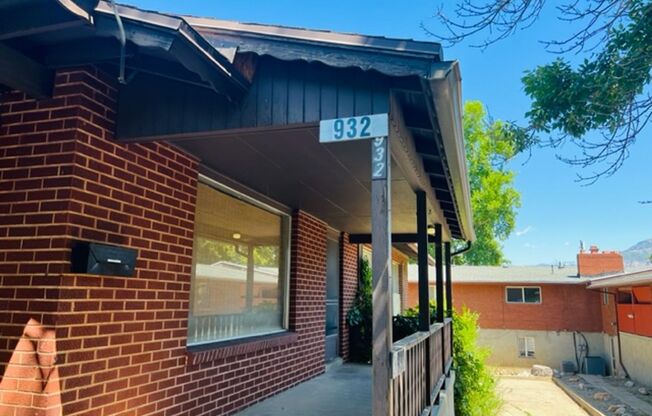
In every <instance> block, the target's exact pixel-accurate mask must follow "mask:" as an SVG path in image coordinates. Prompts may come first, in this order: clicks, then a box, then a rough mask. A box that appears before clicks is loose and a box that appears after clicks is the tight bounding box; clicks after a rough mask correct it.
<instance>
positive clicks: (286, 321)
mask: <svg viewBox="0 0 652 416" xmlns="http://www.w3.org/2000/svg"><path fill="white" fill-rule="evenodd" d="M198 182H199V183H203V184H204V185H207V186H209V187H211V188H213V189H215V190H217V191H220V192H223V193H225V194H227V195H229V196H231V197H233V198H237V199H240V200H242V201H244V202H246V203H248V204H251V205H253V206H255V207H257V208H260V209H263V210H265V211H268V212H270V213H272V214H275V215H278V216H281V217H284V218H285V219H286V221H287V226H286V231H287V238H286V240H287V241H286V242H285V252H286V256H285V264H286V267H285V273H284V276H283V288H282V290H283V299H284V301H283V329H279V330H276V331H269V332H262V333H257V334H251V335H244V336H241V337H234V338H228V339H218V340H212V341H200V342H193V343H190V342H188V341H189V340H188V339H187V340H186V342H187V346H188V347H196V346H201V345H209V344H220V343H229V342H233V341H239V340H246V339H248V338H256V337H261V336H266V335H274V334H279V333H285V332H289V330H290V276H291V274H290V269H291V264H290V261H291V258H290V256H291V250H292V241H291V240H292V215H290V213H289V212H286V211H282V210H280V209H278V208H275V207H273V206H271V205H269V204H266V203H264V202H262V201H260V200H258V199H256V198H254V197H252V196H250V195H247V194H245V193H242V192H240V191H238V190H236V189H233V188H231V187H229V186H226V185H224V184H223V183H221V182H218V181H216V180H215V179H212V178H210V177H208V176H206V175H203V174H199V178H198ZM195 238H196V237H195ZM194 246H195V242H194V241H193V250H194ZM193 257H194V253H193ZM191 273H192V276H194V275H195V262H194V259H193V262H192V270H191ZM190 284H191V290H190V304H192V302H193V299H192V297H193V296H192V295H193V293H194V291H193V290H192V279H191V281H190ZM188 312H189V313H188V318H190V310H189V311H188ZM187 338H188V336H187Z"/></svg>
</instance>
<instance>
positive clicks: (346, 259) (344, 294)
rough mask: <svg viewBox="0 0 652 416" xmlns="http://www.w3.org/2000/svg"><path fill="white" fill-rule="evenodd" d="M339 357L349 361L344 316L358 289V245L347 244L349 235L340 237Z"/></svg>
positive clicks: (343, 234)
mask: <svg viewBox="0 0 652 416" xmlns="http://www.w3.org/2000/svg"><path fill="white" fill-rule="evenodd" d="M340 263H341V269H340V355H341V356H342V359H343V360H344V361H348V360H349V325H348V324H347V323H346V315H347V314H348V313H349V310H350V309H351V306H353V301H354V300H355V293H356V290H357V288H358V245H357V244H349V235H348V234H346V233H342V234H341V236H340Z"/></svg>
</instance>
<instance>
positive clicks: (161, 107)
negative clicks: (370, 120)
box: [118, 57, 390, 139]
mask: <svg viewBox="0 0 652 416" xmlns="http://www.w3.org/2000/svg"><path fill="white" fill-rule="evenodd" d="M389 85H390V83H389V81H388V79H387V78H386V77H385V76H383V75H381V74H379V73H377V72H372V71H367V72H365V71H362V70H360V69H355V68H350V69H335V68H329V67H327V66H325V65H323V64H319V63H307V62H303V61H293V62H283V61H279V60H276V59H273V58H268V57H267V58H261V59H259V62H258V68H257V71H256V74H255V76H254V79H253V83H252V86H251V89H250V90H249V93H248V94H247V95H246V96H245V97H244V99H243V100H242V102H240V103H234V102H229V101H227V100H226V99H225V98H224V97H222V96H220V95H217V94H215V93H214V92H212V91H210V90H208V89H205V88H201V87H195V86H192V85H188V84H181V83H174V82H169V80H167V81H166V80H162V79H160V78H156V77H152V76H146V75H138V76H137V77H136V78H135V79H134V80H133V81H132V82H131V83H130V84H128V85H126V86H124V87H123V88H122V89H121V91H120V102H119V105H120V111H119V119H118V138H121V139H138V138H142V137H148V136H159V135H168V134H179V133H192V132H205V131H214V130H225V129H237V128H252V127H267V126H283V125H288V124H301V123H314V122H318V121H319V120H321V119H329V118H336V117H348V116H353V115H363V114H373V113H385V112H388V111H389Z"/></svg>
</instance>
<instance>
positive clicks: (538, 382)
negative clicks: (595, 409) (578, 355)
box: [498, 377, 588, 416]
mask: <svg viewBox="0 0 652 416" xmlns="http://www.w3.org/2000/svg"><path fill="white" fill-rule="evenodd" d="M498 392H499V393H500V395H501V397H502V398H503V400H504V405H503V408H502V409H501V411H500V413H499V414H500V416H551V415H560V416H561V415H563V416H587V415H588V413H586V412H585V411H584V410H583V409H582V408H581V407H579V406H578V405H577V404H576V403H575V402H574V401H573V400H572V399H571V398H570V397H568V395H566V393H564V391H563V390H561V389H560V388H559V387H557V386H556V385H555V384H554V383H553V382H552V380H550V379H547V378H538V377H501V378H500V379H499V381H498Z"/></svg>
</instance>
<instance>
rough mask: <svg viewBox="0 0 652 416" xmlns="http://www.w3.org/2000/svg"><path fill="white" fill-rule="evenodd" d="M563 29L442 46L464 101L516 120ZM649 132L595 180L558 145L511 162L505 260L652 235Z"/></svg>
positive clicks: (366, 22)
mask: <svg viewBox="0 0 652 416" xmlns="http://www.w3.org/2000/svg"><path fill="white" fill-rule="evenodd" d="M126 2H127V3H129V4H133V5H136V6H139V7H141V8H145V9H152V10H159V11H163V12H166V11H167V12H173V13H182V14H190V15H195V16H207V17H217V18H220V19H231V20H238V21H243V22H256V23H270V24H282V25H288V26H300V27H310V28H316V29H330V30H336V31H343V32H357V33H364V34H371V35H384V36H390V37H399V38H413V39H420V40H431V41H432V40H433V38H431V37H429V36H428V35H426V33H425V32H424V31H423V30H422V29H421V27H420V25H421V23H422V22H423V23H424V24H425V25H426V26H428V27H429V28H431V29H436V28H437V21H436V20H435V19H432V18H431V16H433V14H434V12H435V10H436V8H437V6H438V5H439V4H441V1H434V0H433V1H424V0H413V1H410V2H405V3H402V2H397V1H387V0H376V1H361V0H356V1H352V0H348V1H344V0H329V1H323V0H317V1H313V0H311V1H309V2H308V1H305V0H303V1H292V0H274V1H262V0H258V1H253V0H249V1H248V0H220V1H207V0H204V1H199V0H185V1H183V2H176V1H175V2H171V1H161V0H158V1H157V0H127V1H126ZM446 3H447V4H449V5H450V4H452V0H447V1H446ZM407 4H409V6H408V5H407ZM569 28H570V27H569V25H568V24H567V23H563V24H562V23H560V22H558V21H557V20H555V19H554V18H553V16H552V14H544V16H543V17H542V19H541V20H540V21H539V22H537V23H536V24H535V25H534V26H533V27H531V28H530V29H528V30H527V31H523V32H519V33H517V34H515V35H514V36H512V37H511V38H509V39H507V40H505V41H502V42H500V43H498V44H496V45H494V46H492V47H490V48H488V49H487V50H485V51H482V50H479V49H475V48H471V47H469V46H468V44H463V45H457V46H454V47H452V48H446V49H445V58H446V59H457V60H459V61H460V64H461V68H462V76H463V81H462V82H463V95H464V99H465V100H470V99H477V100H481V101H482V102H484V103H485V104H486V106H487V107H488V110H489V112H490V114H491V116H492V117H494V118H496V119H504V120H514V121H520V120H523V116H524V113H525V112H526V111H527V110H528V108H529V101H528V98H527V97H526V96H525V94H524V92H523V91H522V87H521V83H520V78H521V76H522V75H523V72H524V71H525V70H526V69H532V68H534V67H535V66H536V65H539V64H544V63H546V62H548V61H550V60H552V59H554V58H555V56H554V55H551V54H549V53H547V52H546V51H545V50H544V48H543V46H542V45H541V44H540V43H539V42H538V40H541V39H549V36H562V34H563V32H564V31H568V30H569ZM647 130H648V131H647V134H645V135H644V136H645V137H641V138H640V139H639V140H638V142H637V143H635V144H634V145H633V146H632V147H631V155H630V157H629V159H628V160H627V161H626V163H625V165H624V166H623V167H622V168H621V169H620V170H619V171H618V172H617V173H616V174H615V175H614V176H612V177H609V178H604V179H601V180H600V181H599V182H598V183H596V184H594V185H591V186H582V184H580V183H577V182H576V181H575V180H576V175H577V173H579V172H580V171H579V170H578V169H577V168H575V167H570V166H567V165H565V164H564V163H562V162H560V161H558V160H557V159H556V158H555V151H554V150H550V149H537V150H535V151H534V153H533V154H532V157H531V158H529V160H527V162H525V161H526V159H527V158H526V157H520V158H519V159H517V160H515V161H514V162H513V163H512V164H511V167H512V168H513V169H514V170H515V171H516V172H517V179H516V187H517V188H518V190H519V191H520V192H521V196H522V207H521V208H520V210H519V214H518V220H517V227H516V231H515V233H513V234H512V236H511V237H510V238H509V239H508V240H507V241H506V242H505V244H504V249H505V253H506V255H507V258H509V259H510V260H511V261H512V263H513V264H539V263H552V262H557V261H567V260H574V259H575V255H576V253H577V250H578V246H579V241H580V240H583V241H584V242H585V244H586V245H587V246H588V245H590V244H596V245H598V246H599V247H600V248H602V249H609V250H625V249H626V248H628V247H629V246H631V245H633V244H634V243H636V242H638V241H640V240H642V239H647V238H652V229H651V228H650V226H649V225H650V219H651V218H652V205H641V204H639V203H638V201H639V200H651V199H652V187H651V186H650V185H649V184H650V173H651V172H652V168H651V167H650V162H651V161H652V141H651V140H649V138H648V136H649V135H650V133H651V130H652V129H649V128H648V129H647ZM569 150H571V149H566V151H569Z"/></svg>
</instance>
